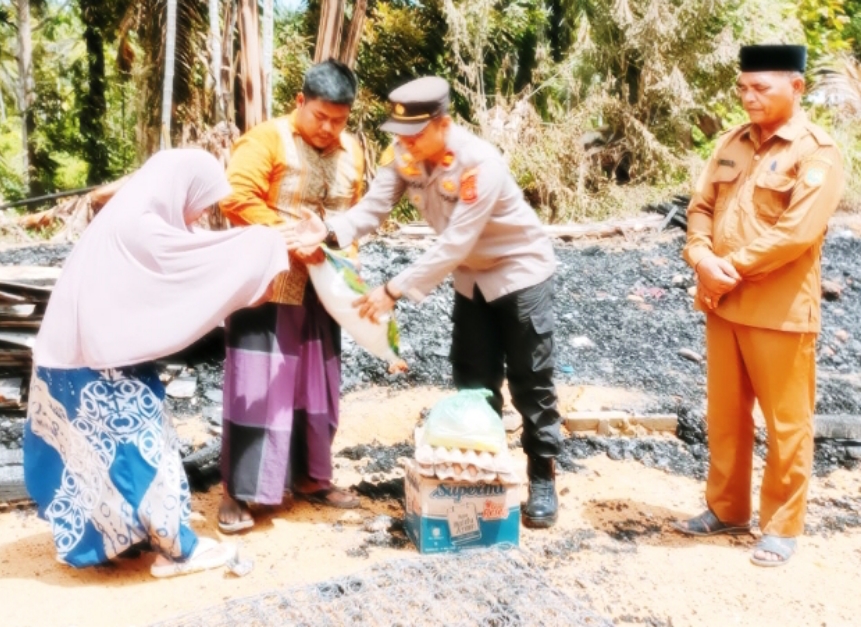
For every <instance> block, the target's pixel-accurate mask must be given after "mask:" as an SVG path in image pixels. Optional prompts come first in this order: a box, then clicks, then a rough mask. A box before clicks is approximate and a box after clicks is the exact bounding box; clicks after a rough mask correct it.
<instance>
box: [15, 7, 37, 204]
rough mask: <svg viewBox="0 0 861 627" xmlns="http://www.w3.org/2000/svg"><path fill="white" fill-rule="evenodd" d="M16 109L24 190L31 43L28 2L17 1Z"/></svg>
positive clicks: (29, 119)
mask: <svg viewBox="0 0 861 627" xmlns="http://www.w3.org/2000/svg"><path fill="white" fill-rule="evenodd" d="M17 8H18V109H19V110H20V111H21V144H22V148H23V150H22V151H21V154H22V155H23V161H24V164H23V165H24V167H23V172H24V190H25V192H29V188H30V142H29V141H28V137H29V135H30V134H31V133H32V131H33V127H34V124H33V115H32V112H31V110H30V106H31V105H32V104H33V42H32V40H31V30H30V0H18V7H17Z"/></svg>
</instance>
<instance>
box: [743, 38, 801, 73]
mask: <svg viewBox="0 0 861 627" xmlns="http://www.w3.org/2000/svg"><path fill="white" fill-rule="evenodd" d="M738 57H739V66H740V67H741V71H742V72H804V69H805V67H807V47H806V46H790V45H783V44H779V45H766V46H742V47H741V51H740V52H739V55H738Z"/></svg>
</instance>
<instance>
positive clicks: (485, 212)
mask: <svg viewBox="0 0 861 627" xmlns="http://www.w3.org/2000/svg"><path fill="white" fill-rule="evenodd" d="M506 175H507V172H506V168H505V165H504V163H503V162H502V161H496V160H492V161H486V162H484V163H483V164H481V165H479V166H477V167H476V168H475V172H474V174H473V175H472V176H474V177H475V196H474V200H471V201H470V200H464V197H463V193H462V194H461V199H460V200H459V201H458V202H457V204H456V205H455V206H454V209H453V210H452V214H451V218H450V219H449V222H448V225H447V226H446V228H445V229H444V230H443V232H442V233H440V235H439V237H438V238H437V240H436V242H435V243H434V244H433V245H432V246H431V247H430V248H429V249H428V250H427V252H425V253H424V254H423V255H422V256H421V257H420V258H419V259H418V260H417V261H416V262H415V263H414V264H412V265H411V266H410V267H408V268H407V269H406V270H404V271H403V272H401V273H400V274H399V275H397V276H396V277H395V278H394V279H392V281H391V284H392V286H393V287H394V288H395V289H397V290H398V291H400V292H402V293H403V294H405V295H406V296H408V297H409V298H410V299H411V300H414V301H421V300H423V299H424V298H425V297H426V296H427V295H428V294H429V293H430V292H431V291H432V290H433V289H434V288H435V287H436V286H437V285H439V284H440V283H441V282H442V281H443V279H445V277H446V276H448V274H449V273H450V272H452V271H453V270H454V269H455V268H457V267H458V266H459V265H460V264H461V263H462V262H463V261H464V260H465V259H466V258H467V257H468V256H469V254H470V253H471V252H472V249H473V248H474V247H475V244H476V242H477V241H478V239H479V237H481V234H482V231H484V228H485V225H487V222H488V220H489V219H490V216H491V215H492V214H493V210H494V208H495V207H496V204H497V202H498V201H499V197H500V195H501V194H502V190H503V188H504V186H505V181H506V180H507V179H506ZM461 185H462V186H463V182H462V183H461Z"/></svg>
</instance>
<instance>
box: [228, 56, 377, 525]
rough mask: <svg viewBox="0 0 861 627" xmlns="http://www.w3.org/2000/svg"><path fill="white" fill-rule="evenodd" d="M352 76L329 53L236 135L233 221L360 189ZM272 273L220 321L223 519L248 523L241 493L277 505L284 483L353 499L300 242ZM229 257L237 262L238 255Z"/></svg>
mask: <svg viewBox="0 0 861 627" xmlns="http://www.w3.org/2000/svg"><path fill="white" fill-rule="evenodd" d="M356 88H357V83H356V77H355V75H354V74H353V72H352V71H351V70H350V69H349V68H347V67H346V66H345V65H343V64H341V63H338V62H336V61H326V62H324V63H320V64H318V65H315V66H314V67H312V68H311V69H309V70H308V72H307V74H306V75H305V80H304V85H303V87H302V92H301V93H300V94H299V95H298V96H297V98H296V108H295V109H294V111H293V112H292V113H291V114H289V115H287V116H284V117H280V118H276V119H274V120H271V121H269V122H264V123H263V124H260V125H258V126H256V127H254V128H253V129H251V130H250V131H249V132H248V133H246V134H245V135H243V136H242V137H241V138H240V140H239V141H238V142H237V143H236V146H235V147H234V151H233V155H232V157H231V160H230V165H229V167H228V169H227V175H228V179H229V180H230V184H231V186H232V187H233V194H232V195H231V196H229V197H228V198H227V199H226V200H224V201H222V203H221V209H222V212H223V213H224V215H225V216H226V217H227V219H228V220H229V221H230V222H231V223H232V224H234V225H239V226H241V225H245V224H267V225H277V224H281V223H283V222H285V221H287V222H290V221H292V220H295V219H296V218H297V217H299V216H300V215H301V212H302V210H303V209H304V210H309V211H313V212H314V213H315V214H316V215H319V216H320V217H321V218H323V217H331V216H333V215H337V214H338V213H342V212H344V211H345V210H346V209H348V208H349V207H350V206H351V205H353V204H354V203H355V202H356V201H357V200H358V199H359V197H360V196H361V191H362V179H363V167H364V160H363V156H362V150H361V148H360V146H359V144H358V142H357V141H356V140H355V139H354V138H353V137H352V136H351V135H350V134H349V133H347V132H345V128H346V125H347V118H348V117H349V115H350V109H351V107H352V104H353V101H354V100H355V97H356ZM290 261H291V267H290V270H289V271H288V272H286V273H283V274H281V275H279V276H278V277H277V278H276V280H275V281H274V285H273V294H272V297H271V302H269V303H266V304H265V305H262V306H260V307H256V308H253V309H246V310H243V311H239V312H237V313H235V314H234V315H232V316H231V317H230V319H229V320H228V321H227V325H226V331H227V359H226V362H225V371H224V430H223V435H222V442H223V445H222V477H223V482H224V496H223V499H222V502H221V506H220V507H219V512H218V521H219V527H220V529H221V530H222V531H223V532H225V533H232V532H236V531H240V530H242V529H247V528H249V527H251V526H252V525H253V524H254V520H253V518H252V516H251V512H250V510H249V508H248V503H258V504H266V505H278V504H280V503H281V502H282V498H283V496H284V493H285V490H292V491H293V492H294V493H295V494H296V495H297V496H304V497H305V498H307V499H309V500H312V501H315V502H319V503H322V504H324V505H331V506H334V507H356V506H358V505H359V501H358V498H357V497H356V496H355V495H353V494H351V493H349V492H346V491H344V490H340V489H338V488H336V487H335V486H334V485H333V484H332V455H331V443H332V438H333V437H334V435H335V430H336V428H337V425H338V400H339V392H340V390H339V388H340V372H341V370H340V368H341V336H340V329H339V327H338V325H337V324H336V323H335V321H334V320H332V318H331V316H330V315H329V314H328V313H327V312H326V310H325V309H324V308H323V306H322V305H321V304H320V302H319V300H318V299H317V295H316V293H315V292H314V289H313V287H312V286H311V283H310V281H309V280H308V270H307V268H306V266H305V264H306V263H314V262H316V261H319V259H315V258H314V256H313V255H312V256H311V257H306V256H304V255H302V254H301V253H300V252H298V251H294V252H293V253H292V254H291V259H290ZM236 263H242V260H241V259H237V260H236Z"/></svg>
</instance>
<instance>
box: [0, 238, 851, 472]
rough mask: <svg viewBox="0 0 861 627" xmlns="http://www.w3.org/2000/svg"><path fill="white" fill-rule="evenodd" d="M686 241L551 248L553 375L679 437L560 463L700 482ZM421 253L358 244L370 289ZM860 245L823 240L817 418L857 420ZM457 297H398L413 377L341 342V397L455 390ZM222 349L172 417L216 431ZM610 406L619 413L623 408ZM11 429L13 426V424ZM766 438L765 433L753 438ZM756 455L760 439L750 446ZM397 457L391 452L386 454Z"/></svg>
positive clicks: (216, 347) (837, 454) (700, 334)
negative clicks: (619, 396)
mask: <svg viewBox="0 0 861 627" xmlns="http://www.w3.org/2000/svg"><path fill="white" fill-rule="evenodd" d="M683 241H684V238H683V237H682V236H681V233H680V232H678V233H677V235H676V236H675V237H673V236H672V235H670V234H664V235H662V236H659V237H655V236H647V237H644V238H640V239H639V241H636V242H629V241H625V240H621V239H617V240H612V241H604V242H598V243H594V244H585V245H584V244H574V245H560V246H557V248H556V253H557V258H558V264H559V266H558V272H557V274H556V277H555V283H556V301H555V313H556V321H557V328H556V342H557V348H558V350H557V378H558V381H559V382H561V383H570V384H590V385H601V386H615V387H626V388H631V389H634V390H640V391H643V392H645V393H647V394H648V395H649V396H650V397H651V398H654V399H657V401H656V402H655V406H654V407H650V408H639V409H640V410H643V409H649V410H653V411H662V412H672V413H676V414H678V415H679V418H680V424H679V432H678V436H679V439H680V441H678V442H676V441H672V440H661V441H655V440H645V439H640V440H637V439H631V438H606V437H596V436H590V437H579V436H578V437H572V438H571V439H569V440H568V441H567V442H566V445H565V452H564V453H563V455H562V456H561V458H560V460H559V465H560V469H563V470H575V469H576V468H577V464H576V460H577V459H582V458H584V457H588V456H590V455H595V454H599V453H606V454H607V455H608V456H610V457H611V458H614V459H636V460H639V461H641V462H642V463H644V464H646V465H650V466H656V467H659V468H664V469H666V470H667V471H669V472H676V473H681V474H686V475H691V476H697V477H702V476H703V475H704V471H705V468H706V465H707V461H708V453H707V450H706V447H705V433H704V428H703V409H704V394H705V361H704V359H702V357H703V356H704V351H705V347H704V318H703V316H702V314H700V313H697V312H695V311H694V310H693V308H692V300H693V299H692V298H691V296H690V295H689V293H688V289H689V288H690V287H691V286H692V285H693V274H692V272H691V270H690V268H689V267H688V266H687V265H686V264H685V263H684V262H683V261H682V259H681V248H682V245H683ZM69 250H70V247H69V246H49V245H43V246H34V247H26V248H14V249H10V250H6V251H0V264H4V265H5V264H21V265H54V266H56V265H61V264H62V262H63V260H64V259H65V257H66V256H67V254H68V252H69ZM422 252H423V248H422V243H421V242H419V243H418V244H417V243H416V242H412V241H410V242H405V241H402V240H396V241H389V240H377V241H373V242H370V243H368V244H366V245H365V246H363V248H362V251H361V261H362V274H363V276H364V277H365V278H366V280H367V281H368V282H369V283H370V284H372V285H378V284H380V283H381V282H382V281H384V280H387V279H389V278H391V277H393V276H395V275H396V274H397V273H398V272H400V271H401V270H403V269H404V268H406V267H407V266H408V265H409V264H410V263H412V262H413V261H415V260H416V259H417V258H418V257H419V256H420V255H421V254H422ZM859 255H861V239H859V238H857V237H855V236H853V235H852V233H851V232H850V231H838V232H836V233H831V234H830V235H829V237H828V239H827V242H826V246H825V250H824V255H823V261H822V264H823V277H824V278H825V279H828V280H830V281H833V282H834V283H836V284H837V285H838V286H839V287H841V288H842V291H841V292H840V295H839V297H836V298H835V299H834V300H824V301H823V331H822V335H821V339H820V342H819V348H818V357H819V385H818V394H817V405H816V409H817V413H820V414H842V413H846V414H859V413H861V334H859V335H858V337H856V333H861V331H859V329H861V298H859V285H861V282H859V269H858V259H859ZM452 300H453V290H452V287H451V284H450V281H448V282H447V283H446V284H445V285H442V286H440V288H439V289H437V290H436V291H434V292H433V293H432V294H431V295H429V296H428V298H427V299H426V300H425V301H424V302H423V303H421V304H413V303H411V302H407V301H404V302H401V303H400V304H399V305H398V309H397V320H398V324H399V327H400V331H401V351H402V355H403V357H404V358H405V359H406V360H407V362H408V363H409V366H410V370H409V372H408V373H406V374H399V375H390V374H388V373H387V371H386V367H385V364H384V363H383V362H381V361H380V360H378V359H376V358H375V357H372V356H371V355H369V354H368V353H366V352H365V351H363V350H362V349H360V348H358V347H357V346H356V345H355V344H354V343H353V342H352V341H351V340H350V339H349V337H347V336H345V338H344V362H343V384H342V389H343V391H344V392H349V391H351V390H354V389H357V388H359V387H362V386H365V385H368V384H380V385H389V386H393V387H395V388H403V387H407V386H412V385H417V384H423V385H439V386H448V385H451V368H450V366H449V363H448V352H449V346H450V336H451V317H450V314H451V307H452ZM221 357H222V352H221V348H220V344H219V340H218V339H215V340H213V339H212V338H210V339H209V341H208V342H204V343H200V344H199V345H198V346H196V347H193V348H192V350H190V351H188V352H187V353H186V354H185V355H184V356H183V358H184V359H186V360H187V361H188V363H191V364H193V365H194V366H195V373H196V376H197V378H198V384H197V388H198V394H197V397H196V398H195V399H191V400H172V401H171V402H170V404H171V408H172V409H173V410H174V411H175V412H178V413H195V412H199V411H200V410H201V409H203V410H204V415H207V410H208V411H209V414H210V416H213V423H214V424H217V422H218V416H217V415H216V406H217V405H218V404H220V401H219V400H218V399H219V397H218V390H219V388H220V387H221V383H222V372H221V362H220V359H221ZM613 409H627V408H626V407H624V406H619V407H613ZM13 422H17V421H13ZM7 423H9V421H8V420H7V421H5V422H3V423H2V425H3V426H5V427H6V428H5V429H0V431H2V433H0V443H4V441H5V444H6V445H7V446H15V444H16V443H17V441H18V440H19V437H18V436H19V433H20V430H19V429H18V428H17V427H18V426H19V425H17V424H12V423H9V424H7ZM760 440H762V437H760ZM758 451H759V453H760V454H764V444H763V443H762V442H760V445H759V447H758ZM386 457H388V458H389V459H394V458H395V457H396V455H386ZM853 463H855V462H854V461H853V460H851V459H849V458H848V457H847V455H846V451H845V449H844V447H842V445H841V444H840V443H834V442H832V441H826V442H820V443H819V446H818V447H817V456H816V469H817V472H818V473H820V474H821V473H824V472H828V471H829V470H830V469H831V468H834V467H835V465H837V464H843V465H852V464H853Z"/></svg>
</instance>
